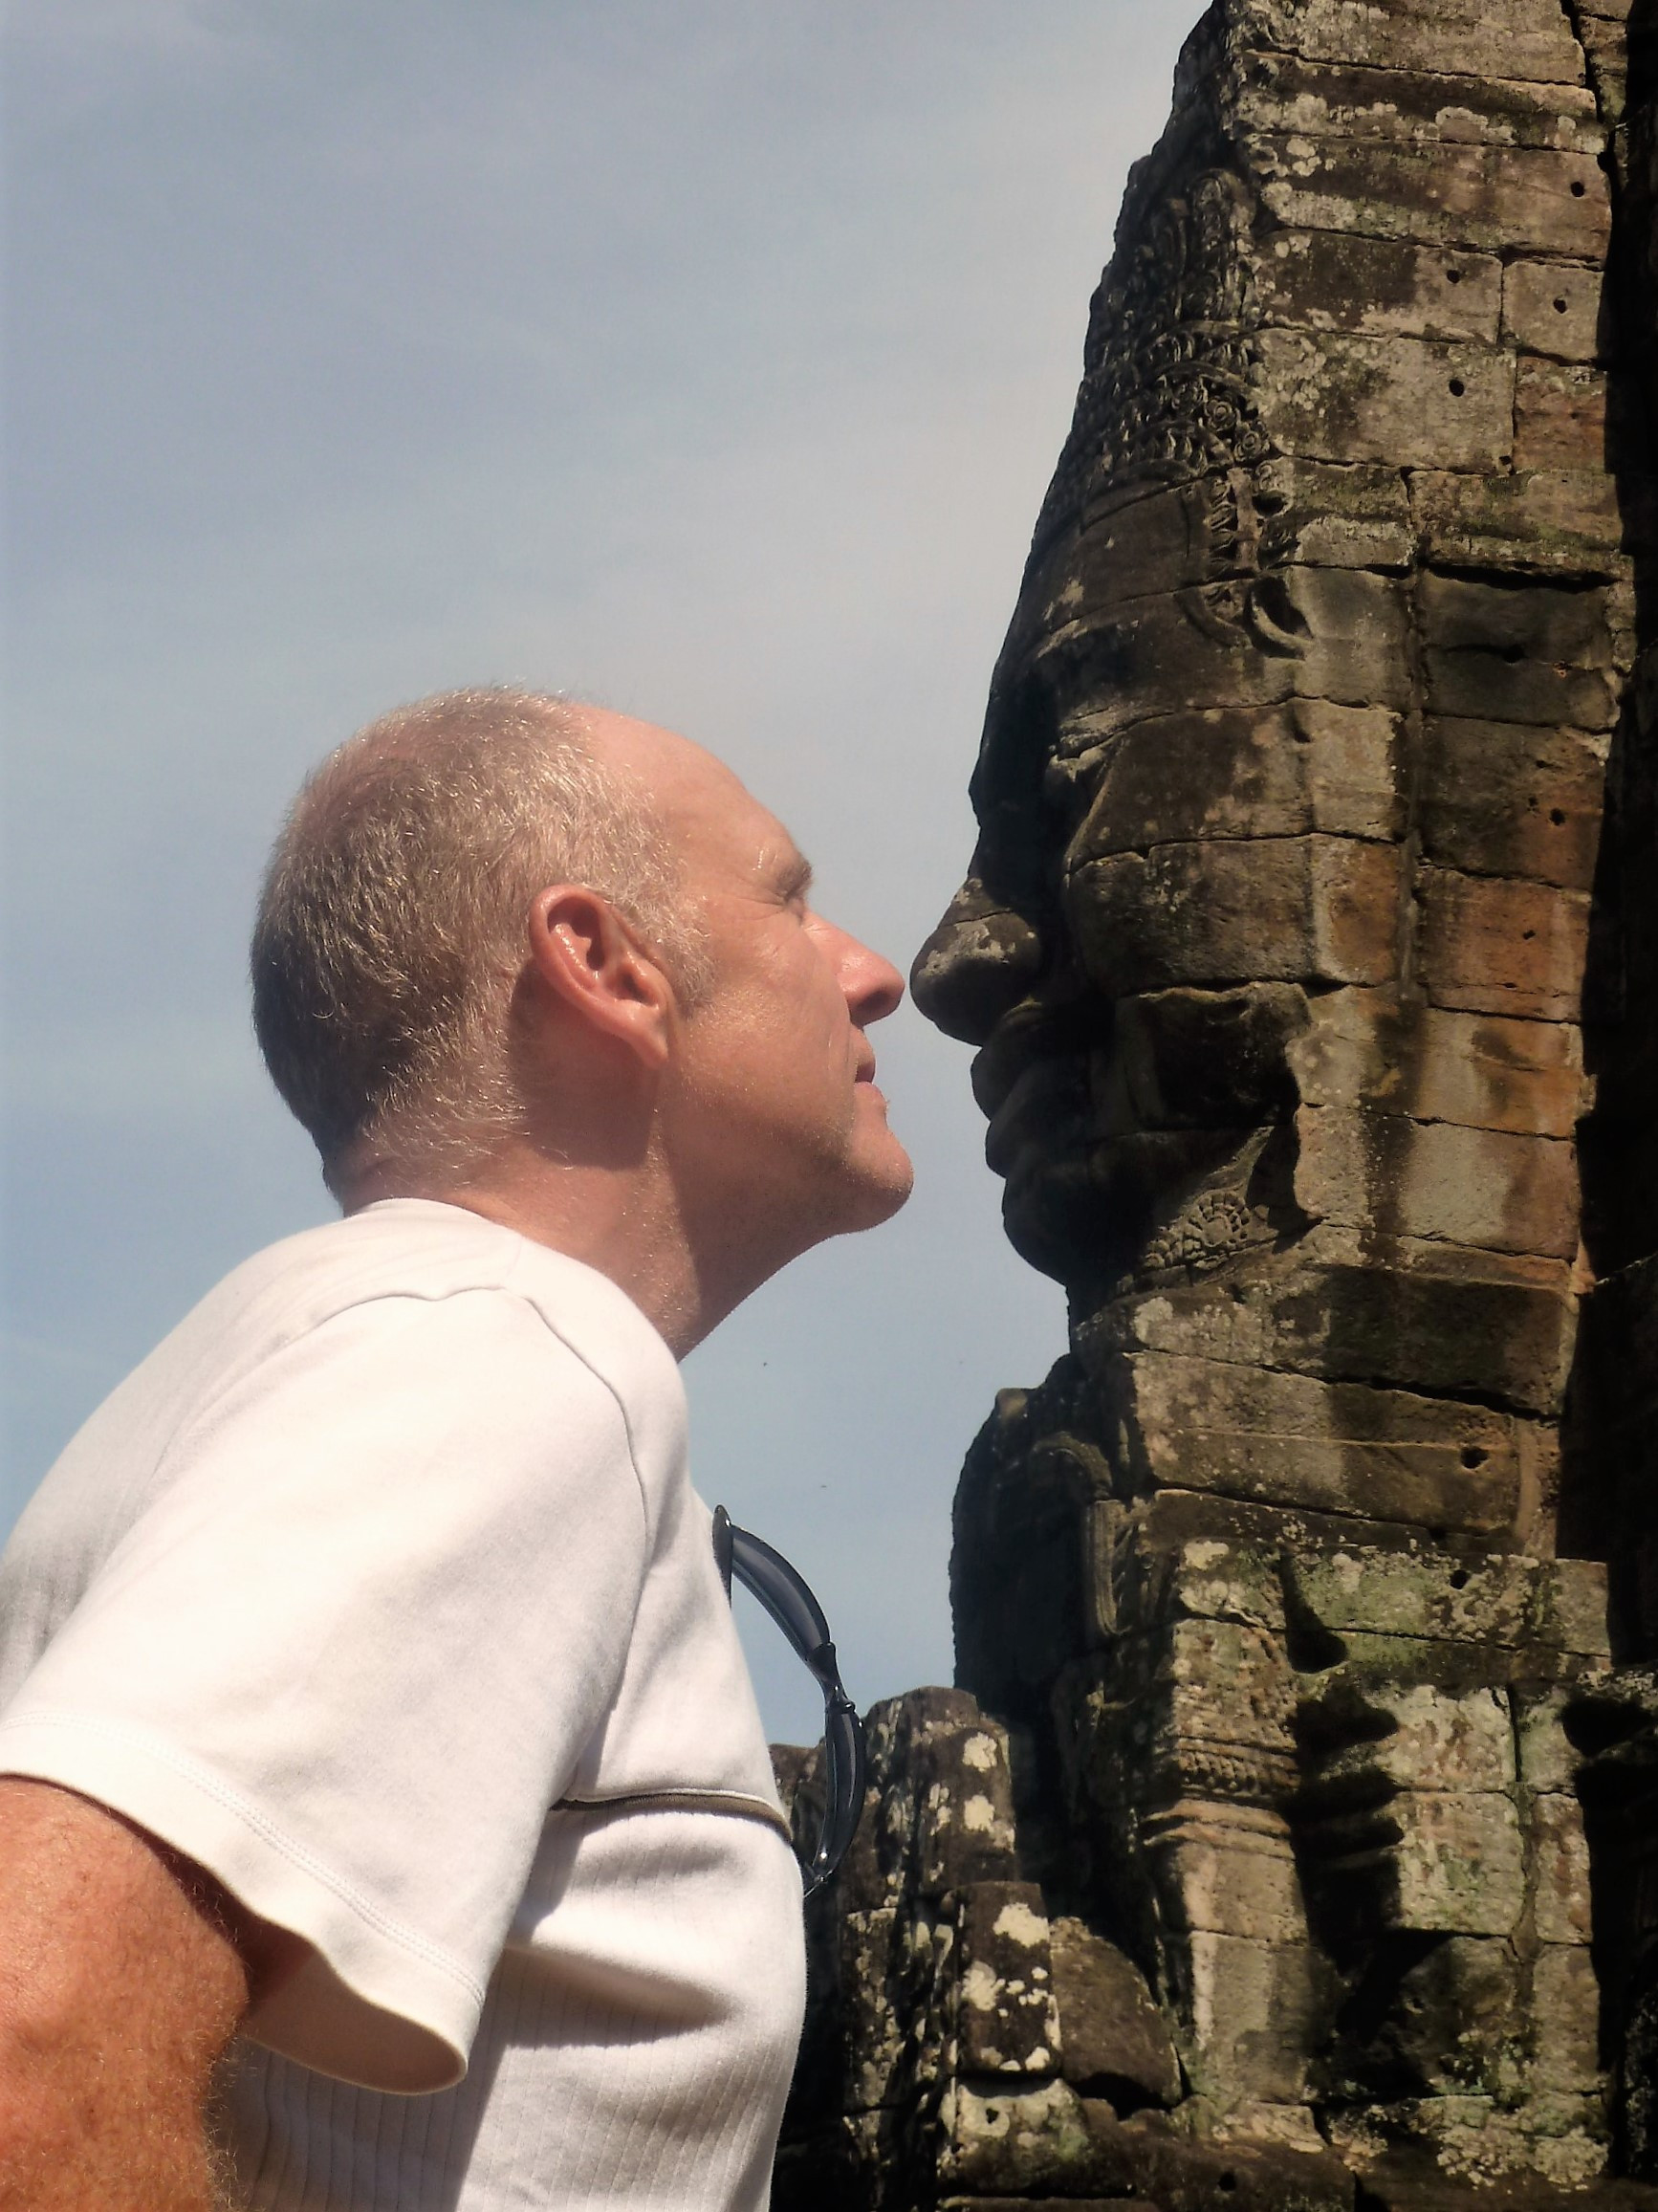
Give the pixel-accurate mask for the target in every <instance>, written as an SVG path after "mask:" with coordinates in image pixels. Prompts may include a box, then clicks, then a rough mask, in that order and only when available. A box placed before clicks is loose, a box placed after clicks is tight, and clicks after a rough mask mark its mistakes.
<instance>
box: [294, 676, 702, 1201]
mask: <svg viewBox="0 0 1658 2212" xmlns="http://www.w3.org/2000/svg"><path fill="white" fill-rule="evenodd" d="M554 883H578V884H581V885H584V886H585V887H587V888H589V889H591V890H593V891H596V892H598V893H599V894H600V896H601V897H603V898H605V899H607V900H608V901H609V902H610V903H611V904H612V905H613V906H614V907H615V908H616V909H618V910H619V912H621V913H622V916H623V917H624V918H625V919H626V920H627V921H628V922H629V923H630V924H631V925H632V926H633V927H634V928H635V929H636V930H637V931H639V932H640V934H641V935H642V937H643V938H644V941H645V942H646V943H647V944H648V945H649V946H650V947H651V948H652V949H653V950H654V951H655V952H656V953H657V954H658V956H659V957H660V958H661V959H662V961H663V964H664V966H665V969H666V970H667V971H668V974H669V977H670V980H671V981H673V983H674V984H675V986H676V988H677V989H678V990H679V991H680V993H681V995H682V997H683V998H685V999H687V1000H689V999H693V998H694V997H695V996H696V995H697V993H698V991H699V990H700V988H701V984H702V981H703V976H704V969H705V964H706V954H705V953H704V951H703V947H702V941H701V937H700V933H699V931H698V928H697V924H696V919H695V917H694V916H693V915H692V914H690V913H689V912H687V897H686V891H685V887H684V884H683V882H682V880H681V871H680V868H679V865H678V863H677V859H676V856H675V854H674V852H673V850H672V848H671V844H670V842H669V840H668V837H667V834H666V832H665V827H664V824H663V823H662V821H661V820H660V818H659V816H658V813H657V811H656V809H655V807H654V806H653V805H652V803H651V801H650V799H649V796H648V794H647V793H646V792H645V791H644V789H643V788H642V787H641V786H640V785H639V784H637V783H636V782H635V781H634V779H633V778H632V777H628V776H627V775H625V774H624V773H623V772H622V771H620V770H618V769H616V768H614V767H612V766H609V765H607V764H606V763H605V762H603V761H602V760H600V759H599V758H598V757H597V756H595V754H594V753H593V751H592V750H591V748H590V747H589V745H588V744H587V742H586V739H585V737H584V736H583V734H582V731H581V728H580V724H579V722H578V717H577V715H576V714H575V712H573V711H572V709H571V708H570V707H569V705H568V704H567V703H566V702H564V701H561V700H559V699H556V698H554V697H551V696H548V695H545V694H543V693H540V692H534V691H524V690H507V689H498V690H466V691H448V692H444V693H440V694H439V695H437V696H435V697H432V698H427V699H421V700H417V701H416V702H415V703H414V704H413V705H412V706H406V707H399V708H396V709H394V710H393V712H391V713H389V714H386V715H384V716H382V718H381V719H380V720H379V721H377V722H371V723H370V724H369V725H368V727H367V728H366V729H364V730H360V731H359V732H358V734H357V735H356V736H355V737H352V738H350V739H349V740H348V741H347V742H346V743H345V744H344V745H342V746H340V748H339V749H338V752H336V753H334V754H332V755H331V756H329V758H328V759H326V760H325V761H324V762H323V763H322V765H321V767H320V768H318V769H317V770H316V772H315V774H314V775H312V777H310V778H309V779H308V781H307V782H306V784H305V786H304V788H303V789H302V791H301V792H300V794H299V797H298V799H296V800H295V804H294V808H293V811H292V812H291V814H290V815H289V818H288V821H287V822H286V824H285V826H284V828H283V830H282V833H281V835H280V837H279V838H278V840H277V842H276V846H275V850H274V852H273V855H272V859H271V865H270V867H269V869H268V871H267V874H266V877H265V883H264V887H263V890H262V893H261V896H260V901H259V913H258V920H257V922H256V924H255V926H254V931H253V942H252V951H251V969H252V985H253V1028H254V1033H255V1035H256V1036H257V1038H258V1040H259V1048H260V1050H261V1052H262V1053H263V1054H264V1056H265V1064H266V1066H267V1067H268V1068H269V1069H270V1071H271V1076H272V1080H273V1082H274V1084H275V1085H276V1088H277V1089H278V1091H280V1092H281V1094H282V1097H283V1099H284V1100H285V1101H286V1103H287V1104H288V1106H290V1107H291V1108H292V1110H293V1112H294V1113H295V1116H296V1117H297V1118H298V1120H299V1121H300V1122H301V1123H302V1124H303V1125H304V1127H305V1128H307V1129H308V1130H309V1131H310V1133H311V1136H312V1137H313V1139H314V1140H315V1142H316V1149H317V1151H318V1152H319V1154H320V1155H321V1160H322V1172H323V1175H324V1178H325V1179H326V1181H327V1182H328V1184H329V1186H330V1188H331V1189H333V1190H335V1191H336V1192H337V1193H338V1191H339V1190H340V1187H341V1183H342V1181H344V1180H347V1179H348V1178H349V1176H350V1174H351V1172H352V1170H353V1167H354V1165H356V1164H360V1162H361V1161H363V1160H364V1159H365V1158H366V1157H367V1156H370V1155H373V1154H381V1155H389V1156H391V1157H394V1158H395V1160H396V1161H397V1163H398V1165H399V1168H400V1169H401V1170H403V1171H404V1172H412V1173H413V1175H415V1176H416V1177H418V1178H421V1179H425V1180H430V1179H433V1178H436V1179H440V1180H441V1179H444V1178H452V1177H459V1176H462V1175H464V1174H465V1173H466V1172H468V1171H469V1169H471V1168H474V1167H475V1166H476V1165H478V1163H479V1162H480V1161H482V1160H483V1159H486V1158H487V1157H488V1156H489V1155H490V1153H491V1151H493V1150H495V1149H496V1148H497V1147H498V1146H499V1144H500V1143H501V1142H502V1140H503V1138H504V1137H506V1136H507V1135H509V1134H511V1133H512V1132H513V1131H514V1130H516V1129H517V1128H520V1127H521V1126H522V1120H523V1100H522V1097H521V1094H520V1090H519V1086H518V1084H517V1083H516V1082H515V1080H514V1078H513V1054H512V1040H511V1035H510V1031H511V1018H510V1017H511V1004H512V996H513V986H514V983H515V981H516V979H517V977H518V975H519V973H520V971H521V969H522V967H523V962H524V954H525V947H526V938H525V930H526V925H527V922H528V918H529V911H530V907H531V903H532V901H533V900H534V896H535V894H536V892H537V891H539V890H541V889H543V888H544V887H546V886H547V885H549V884H554Z"/></svg>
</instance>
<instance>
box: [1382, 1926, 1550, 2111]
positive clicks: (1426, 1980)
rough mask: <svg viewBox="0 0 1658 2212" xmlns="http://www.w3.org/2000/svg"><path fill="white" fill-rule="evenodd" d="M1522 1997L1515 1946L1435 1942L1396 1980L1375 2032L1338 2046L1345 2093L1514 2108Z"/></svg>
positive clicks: (1523, 2025)
mask: <svg viewBox="0 0 1658 2212" xmlns="http://www.w3.org/2000/svg"><path fill="white" fill-rule="evenodd" d="M1526 2040H1527V2020H1526V2006H1525V1996H1524V1992H1523V1991H1522V1988H1521V1971H1520V1966H1519V1961H1518V1960H1517V1959H1516V1955H1515V1949H1514V1946H1513V1945H1512V1944H1510V1943H1507V1942H1504V1941H1503V1940H1502V1939H1501V1938H1495V1937H1489V1936H1451V1937H1447V1938H1443V1939H1442V1940H1441V1941H1439V1942H1436V1943H1435V1944H1433V1945H1432V1947H1431V1948H1430V1949H1429V1950H1428V1951H1427V1953H1426V1954H1425V1955H1424V1956H1422V1957H1421V1958H1419V1959H1418V1960H1416V1961H1415V1963H1414V1964H1412V1965H1410V1966H1409V1967H1407V1970H1406V1972H1405V1973H1404V1974H1403V1975H1402V1977H1401V1978H1400V1981H1399V1984H1398V1987H1397V1990H1396V1991H1395V1992H1394V1994H1393V2000H1392V2003H1391V2004H1390V2005H1389V2006H1388V2008H1387V2011H1386V2013H1385V2016H1384V2017H1383V2019H1382V2021H1381V2022H1380V2024H1379V2025H1375V2026H1372V2028H1371V2032H1370V2033H1369V2034H1368V2035H1367V2036H1365V2035H1363V2034H1361V2033H1356V2032H1353V2031H1352V2030H1351V2029H1350V2030H1349V2032H1348V2034H1347V2035H1346V2036H1345V2037H1344V2038H1342V2039H1341V2043H1342V2046H1343V2047H1344V2048H1341V2060H1342V2073H1343V2075H1344V2077H1345V2078H1344V2082H1343V2087H1344V2090H1345V2092H1346V2094H1347V2095H1348V2096H1350V2097H1353V2098H1355V2099H1359V2100H1363V2101H1368V2100H1369V2099H1370V2098H1372V2097H1374V2096H1375V2094H1376V2092H1377V2091H1378V2090H1382V2091H1383V2092H1384V2093H1385V2092H1387V2091H1388V2090H1391V2091H1393V2092H1397V2091H1398V2089H1399V2088H1400V2087H1401V2086H1402V2084H1406V2083H1407V2084H1409V2085H1410V2086H1411V2087H1413V2088H1416V2089H1421V2090H1426V2091H1429V2092H1437V2093H1438V2094H1440V2095H1445V2094H1451V2095H1453V2096H1454V2095H1457V2094H1458V2093H1459V2092H1460V2093H1461V2094H1463V2095H1468V2094H1474V2095H1479V2094H1483V2095H1486V2096H1500V2097H1502V2098H1503V2099H1505V2101H1509V2102H1512V2101H1513V2100H1514V2099H1515V2098H1516V2096H1517V2095H1518V2094H1519V2093H1520V2092H1521V2091H1522V2089H1523V2086H1524V2084H1523V2081H1522V2077H1521V2066H1520V2054H1521V2052H1522V2051H1523V2050H1524V2048H1525V2045H1526Z"/></svg>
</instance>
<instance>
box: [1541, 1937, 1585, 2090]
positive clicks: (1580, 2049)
mask: <svg viewBox="0 0 1658 2212" xmlns="http://www.w3.org/2000/svg"><path fill="white" fill-rule="evenodd" d="M1532 1976H1533V1981H1532V2017H1533V2019H1534V2020H1535V2021H1536V2023H1537V2026H1536V2029H1535V2042H1534V2045H1533V2052H1532V2064H1531V2078H1532V2083H1533V2085H1534V2086H1535V2087H1536V2088H1538V2089H1544V2090H1564V2091H1568V2092H1570V2091H1574V2090H1575V2091H1580V2092H1594V2091H1595V2090H1598V2089H1599V2088H1600V2087H1601V2084H1602V2074H1601V2056H1600V2013H1601V1989H1600V1983H1599V1982H1597V1981H1596V1979H1595V1969H1594V1965H1593V1962H1592V1961H1591V1960H1590V1957H1589V1953H1588V1950H1587V1948H1586V1946H1584V1945H1582V1944H1579V1943H1545V1944H1544V1945H1543V1948H1542V1950H1541V1951H1540V1952H1539V1953H1538V1958H1537V1961H1536V1964H1535V1965H1534V1966H1533V1968H1532Z"/></svg>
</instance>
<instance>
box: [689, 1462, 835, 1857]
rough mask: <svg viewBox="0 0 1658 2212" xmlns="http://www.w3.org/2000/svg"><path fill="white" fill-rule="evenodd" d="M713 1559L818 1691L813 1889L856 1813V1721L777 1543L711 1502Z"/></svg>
mask: <svg viewBox="0 0 1658 2212" xmlns="http://www.w3.org/2000/svg"><path fill="white" fill-rule="evenodd" d="M714 1559H715V1561H716V1562H717V1564H718V1566H719V1570H720V1580H721V1581H722V1582H723V1583H724V1584H725V1586H726V1595H727V1597H728V1598H729V1597H730V1596H731V1577H732V1576H733V1575H734V1576H735V1577H736V1579H737V1580H738V1582H740V1583H741V1584H742V1586H743V1588H745V1589H746V1590H747V1591H748V1592H749V1594H750V1596H751V1597H754V1598H757V1599H758V1600H759V1602H760V1604H761V1605H763V1606H764V1607H765V1609H766V1610H767V1612H769V1613H770V1614H771V1616H772V1618H773V1620H774V1621H775V1622H776V1624H777V1626H778V1628H780V1629H781V1630H782V1632H783V1633H784V1635H786V1636H787V1637H788V1639H789V1642H790V1643H791V1645H793V1647H794V1649H795V1653H796V1656H797V1657H799V1658H800V1659H802V1660H803V1661H804V1662H805V1664H806V1666H807V1667H808V1668H809V1669H810V1671H811V1674H812V1678H813V1679H814V1681H816V1683H817V1684H818V1688H819V1689H820V1690H821V1691H822V1693H823V1763H824V1774H823V1822H822V1826H821V1828H820V1829H819V1830H818V1844H817V1848H816V1850H815V1851H813V1853H812V1855H811V1857H810V1858H809V1859H807V1860H806V1861H805V1862H804V1864H803V1866H802V1868H801V1873H802V1875H803V1877H804V1880H805V1884H806V1894H807V1896H808V1897H815V1896H816V1895H817V1894H818V1891H819V1890H820V1889H821V1888H822V1887H823V1885H824V1883H825V1882H826V1881H828V1880H829V1879H830V1877H831V1876H832V1875H833V1873H835V1870H836V1868H837V1867H839V1866H840V1862H841V1860H842V1859H843V1858H844V1857H845V1856H846V1852H847V1850H848V1848H849V1847H850V1845H851V1842H852V1838H853V1837H854V1836H855V1835H856V1834H857V1833H858V1823H859V1821H860V1820H861V1819H862V1814H863V1723H862V1720H860V1719H859V1718H858V1708H857V1706H856V1705H854V1704H853V1702H852V1700H851V1698H850V1697H848V1696H847V1695H846V1686H845V1684H844V1683H843V1682H842V1681H841V1679H840V1668H839V1667H838V1666H837V1664H836V1661H835V1645H834V1640H833V1639H832V1637H831V1636H830V1633H829V1623H828V1621H827V1620H826V1619H825V1618H824V1616H823V1608H822V1607H821V1606H820V1605H819V1604H818V1600H817V1599H816V1598H815V1597H814V1596H813V1595H812V1592H811V1589H810V1588H808V1586H807V1584H806V1581H805V1578H804V1577H803V1576H802V1575H800V1574H797V1573H796V1570H795V1568H794V1567H792V1566H790V1565H789V1562H788V1561H787V1560H786V1559H785V1558H784V1557H783V1555H782V1553H781V1552H780V1551H774V1549H773V1548H772V1546H771V1545H770V1544H766V1543H763V1542H762V1541H761V1539H760V1538H759V1537H757V1536H751V1535H750V1534H749V1531H748V1530H747V1529H746V1528H739V1527H738V1526H737V1524H736V1522H734V1521H733V1520H732V1519H731V1515H730V1514H729V1513H728V1512H727V1511H726V1509H725V1507H724V1506H723V1505H716V1506H715V1508H714Z"/></svg>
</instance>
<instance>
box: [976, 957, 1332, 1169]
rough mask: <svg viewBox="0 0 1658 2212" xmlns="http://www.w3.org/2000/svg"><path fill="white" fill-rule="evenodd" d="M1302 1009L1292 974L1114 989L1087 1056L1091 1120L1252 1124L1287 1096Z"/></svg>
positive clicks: (1167, 1125)
mask: <svg viewBox="0 0 1658 2212" xmlns="http://www.w3.org/2000/svg"><path fill="white" fill-rule="evenodd" d="M1305 1018H1306V1001H1305V997H1304V995H1303V993H1302V992H1301V991H1300V990H1299V989H1298V987H1297V986H1296V985H1295V984H1293V983H1245V984H1240V985H1239V986H1238V987H1237V988H1236V989H1235V990H1232V991H1211V990H1201V991H1189V990H1174V991H1157V992H1150V993H1147V994H1145V995H1144V996H1139V997H1134V998H1124V999H1120V1000H1119V1001H1118V1004H1117V1009H1116V1023H1115V1027H1114V1031H1113V1035H1112V1040H1111V1044H1110V1046H1109V1047H1108V1048H1107V1049H1105V1050H1102V1051H1100V1052H1096V1053H1092V1054H1090V1056H1089V1062H1088V1066H1089V1099H1090V1106H1091V1110H1092V1114H1093V1118H1094V1126H1095V1127H1096V1128H1099V1129H1100V1130H1101V1131H1102V1133H1116V1132H1119V1131H1123V1130H1130V1129H1180V1128H1194V1129H1205V1130H1211V1129H1225V1128H1236V1127H1237V1125H1238V1124H1239V1123H1240V1121H1241V1122H1244V1123H1247V1124H1251V1125H1258V1124H1259V1123H1260V1122H1263V1121H1265V1120H1267V1119H1269V1118H1271V1117H1272V1116H1273V1115H1275V1114H1276V1112H1277V1111H1278V1110H1279V1109H1281V1108H1282V1107H1283V1106H1286V1105H1287V1104H1288V1103H1289V1101H1290V1098H1291V1096H1292V1090H1291V1084H1290V1080H1289V1075H1288V1071H1287V1067H1286V1060H1285V1056H1286V1051H1287V1046H1288V1040H1290V1039H1291V1038H1292V1037H1294V1036H1295V1035H1296V1033H1297V1032H1298V1030H1299V1028H1300V1026H1301V1024H1302V1023H1303V1021H1304V1020H1305ZM992 1110H994V1108H992Z"/></svg>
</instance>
